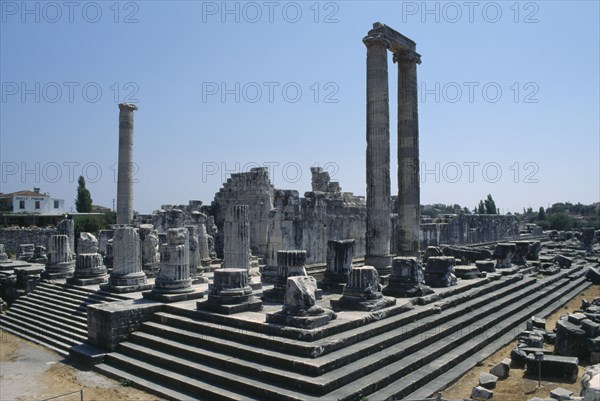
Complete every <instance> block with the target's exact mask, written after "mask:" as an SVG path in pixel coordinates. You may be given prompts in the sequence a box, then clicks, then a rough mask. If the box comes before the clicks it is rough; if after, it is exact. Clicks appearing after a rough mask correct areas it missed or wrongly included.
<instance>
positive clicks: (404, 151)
mask: <svg viewBox="0 0 600 401" xmlns="http://www.w3.org/2000/svg"><path fill="white" fill-rule="evenodd" d="M363 43H364V44H365V46H366V47H367V233H366V255H365V264H366V265H371V266H374V267H375V268H377V270H379V271H380V272H381V273H388V272H389V271H390V268H391V262H392V255H391V254H390V229H391V219H390V213H391V210H392V208H391V199H390V115H389V114H390V113H389V91H388V61H387V52H388V50H391V49H392V46H391V43H390V40H389V39H388V38H386V37H385V36H384V35H382V34H379V33H374V34H372V33H370V34H369V35H368V36H366V37H365V38H364V39H363ZM393 47H394V48H395V51H394V53H393V54H394V56H393V61H394V62H395V63H397V64H398V251H397V254H398V256H419V224H420V193H419V125H418V112H417V64H420V63H421V58H420V55H419V54H418V53H416V52H415V51H413V50H410V49H397V46H393Z"/></svg>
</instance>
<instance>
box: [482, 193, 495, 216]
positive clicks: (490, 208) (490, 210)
mask: <svg viewBox="0 0 600 401" xmlns="http://www.w3.org/2000/svg"><path fill="white" fill-rule="evenodd" d="M483 204H484V205H485V213H486V214H498V209H497V208H496V202H494V199H493V198H492V195H489V194H488V196H487V199H486V200H485V201H483Z"/></svg>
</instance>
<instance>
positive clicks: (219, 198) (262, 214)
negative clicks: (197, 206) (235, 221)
mask: <svg viewBox="0 0 600 401" xmlns="http://www.w3.org/2000/svg"><path fill="white" fill-rule="evenodd" d="M274 191H275V189H274V188H273V185H272V184H271V181H270V180H269V169H268V168H267V167H257V168H252V169H251V170H250V171H249V172H247V173H235V174H231V177H230V178H228V179H227V182H226V183H225V184H224V185H223V187H222V188H221V189H220V190H219V192H218V193H217V194H216V195H215V199H214V201H213V202H212V210H213V213H214V216H215V224H216V225H217V228H218V233H217V235H216V237H215V242H216V244H215V245H216V250H217V253H218V254H219V255H221V254H222V252H223V247H224V242H225V238H224V234H225V232H224V230H223V229H224V225H225V220H226V218H227V217H226V216H227V214H228V213H229V210H230V208H231V207H232V206H234V205H248V219H249V221H251V222H252V225H251V226H250V237H249V244H250V248H251V249H252V252H253V253H254V254H255V255H265V254H266V251H267V227H268V225H269V212H270V210H271V209H272V208H273V192H274ZM292 249H293V248H292ZM296 249H299V248H296ZM300 249H304V248H300Z"/></svg>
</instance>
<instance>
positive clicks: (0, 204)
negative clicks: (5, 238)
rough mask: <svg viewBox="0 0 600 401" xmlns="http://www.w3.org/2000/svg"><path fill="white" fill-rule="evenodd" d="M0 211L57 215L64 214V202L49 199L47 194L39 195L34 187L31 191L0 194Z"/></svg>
mask: <svg viewBox="0 0 600 401" xmlns="http://www.w3.org/2000/svg"><path fill="white" fill-rule="evenodd" d="M0 210H3V211H7V212H12V213H36V214H42V215H57V214H63V213H65V201H64V199H55V198H51V197H50V195H48V194H47V193H40V188H37V187H35V188H33V191H27V190H26V191H18V192H13V193H10V194H0Z"/></svg>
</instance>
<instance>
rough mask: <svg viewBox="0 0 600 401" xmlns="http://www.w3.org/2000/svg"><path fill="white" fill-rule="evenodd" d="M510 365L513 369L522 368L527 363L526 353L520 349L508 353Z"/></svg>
mask: <svg viewBox="0 0 600 401" xmlns="http://www.w3.org/2000/svg"><path fill="white" fill-rule="evenodd" d="M510 360H511V364H512V365H513V366H515V367H518V368H522V367H524V366H525V363H527V353H526V352H525V351H524V350H523V349H522V348H519V347H517V348H515V349H513V350H512V351H511V352H510Z"/></svg>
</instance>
